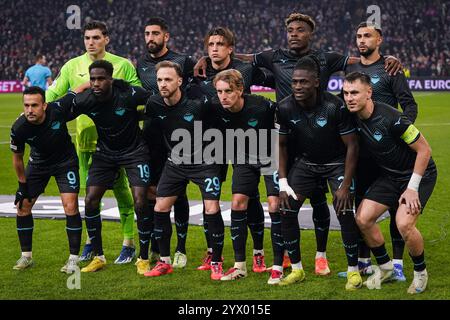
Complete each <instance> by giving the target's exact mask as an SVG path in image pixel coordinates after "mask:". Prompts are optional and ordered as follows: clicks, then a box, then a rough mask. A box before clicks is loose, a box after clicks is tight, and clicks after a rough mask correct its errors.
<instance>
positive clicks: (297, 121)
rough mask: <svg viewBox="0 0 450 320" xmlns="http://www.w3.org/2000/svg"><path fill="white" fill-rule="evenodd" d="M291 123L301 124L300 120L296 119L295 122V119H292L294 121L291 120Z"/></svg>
mask: <svg viewBox="0 0 450 320" xmlns="http://www.w3.org/2000/svg"><path fill="white" fill-rule="evenodd" d="M291 122H292V123H293V124H297V123H299V122H300V119H295V120H294V119H292V120H291Z"/></svg>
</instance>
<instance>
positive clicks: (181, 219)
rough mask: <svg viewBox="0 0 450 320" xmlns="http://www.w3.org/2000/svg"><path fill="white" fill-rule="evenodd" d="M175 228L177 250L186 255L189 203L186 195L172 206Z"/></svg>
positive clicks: (180, 197)
mask: <svg viewBox="0 0 450 320" xmlns="http://www.w3.org/2000/svg"><path fill="white" fill-rule="evenodd" d="M173 207H174V211H175V227H176V230H177V249H176V251H179V252H181V253H184V254H186V238H187V232H188V228H189V201H188V199H187V196H186V194H184V195H182V196H179V197H178V199H177V201H175V204H174V206H173Z"/></svg>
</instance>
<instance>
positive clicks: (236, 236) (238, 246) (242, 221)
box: [231, 210, 248, 262]
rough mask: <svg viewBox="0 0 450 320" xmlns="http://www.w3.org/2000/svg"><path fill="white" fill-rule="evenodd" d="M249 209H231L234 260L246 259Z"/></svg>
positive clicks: (241, 260)
mask: <svg viewBox="0 0 450 320" xmlns="http://www.w3.org/2000/svg"><path fill="white" fill-rule="evenodd" d="M247 235H248V231H247V211H245V210H231V240H232V241H233V250H234V260H235V261H236V262H243V261H245V247H246V244H247Z"/></svg>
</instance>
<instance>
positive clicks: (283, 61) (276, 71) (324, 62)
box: [253, 49, 348, 101]
mask: <svg viewBox="0 0 450 320" xmlns="http://www.w3.org/2000/svg"><path fill="white" fill-rule="evenodd" d="M308 54H312V55H314V56H315V57H316V58H317V59H318V61H319V64H320V89H321V90H322V91H326V90H327V87H328V81H329V79H330V76H331V75H332V74H333V73H335V72H338V71H343V70H344V69H345V67H346V65H347V61H348V56H344V55H342V54H339V53H337V52H334V51H322V50H311V51H309V52H307V53H306V54H304V55H302V56H297V55H294V54H293V53H292V52H291V51H289V50H286V49H277V50H267V51H263V52H260V53H257V54H255V55H254V56H253V64H254V65H256V66H257V67H264V68H267V69H268V70H270V71H271V72H272V73H273V76H274V78H275V86H276V97H277V101H281V100H282V99H284V98H285V97H287V96H288V95H290V94H292V87H291V82H292V73H293V72H294V67H295V65H296V64H297V62H298V60H300V59H301V58H302V57H304V56H306V55H308Z"/></svg>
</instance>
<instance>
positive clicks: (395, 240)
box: [389, 212, 405, 260]
mask: <svg viewBox="0 0 450 320" xmlns="http://www.w3.org/2000/svg"><path fill="white" fill-rule="evenodd" d="M393 213H394V215H393V214H392V213H391V221H390V223H389V229H390V232H391V239H392V257H393V258H394V259H398V260H403V252H404V250H405V241H404V240H403V238H402V235H401V234H400V231H398V228H397V223H396V222H395V212H393Z"/></svg>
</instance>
